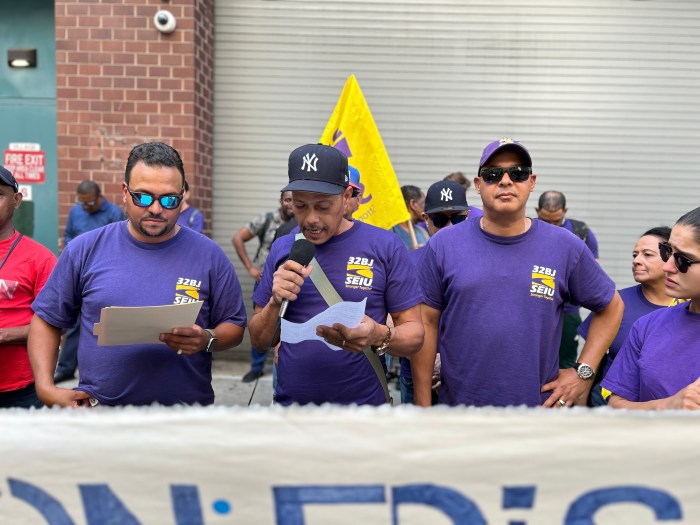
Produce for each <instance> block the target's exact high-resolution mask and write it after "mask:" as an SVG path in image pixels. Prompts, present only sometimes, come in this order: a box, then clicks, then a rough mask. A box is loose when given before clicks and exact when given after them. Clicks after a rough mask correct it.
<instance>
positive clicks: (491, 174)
mask: <svg viewBox="0 0 700 525" xmlns="http://www.w3.org/2000/svg"><path fill="white" fill-rule="evenodd" d="M506 173H507V174H508V176H509V177H510V180H512V181H513V182H525V181H526V180H527V179H529V178H530V175H532V168H529V167H527V166H511V167H510V168H481V169H480V170H479V176H480V177H481V178H482V179H484V182H485V183H487V184H496V183H497V182H501V180H503V175H505V174H506Z"/></svg>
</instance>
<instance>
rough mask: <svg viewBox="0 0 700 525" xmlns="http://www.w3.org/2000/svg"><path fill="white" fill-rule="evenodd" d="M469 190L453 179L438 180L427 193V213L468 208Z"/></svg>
mask: <svg viewBox="0 0 700 525" xmlns="http://www.w3.org/2000/svg"><path fill="white" fill-rule="evenodd" d="M468 209H469V204H467V192H466V190H465V189H464V186H462V185H461V184H459V183H457V182H455V181H452V180H441V181H439V182H436V183H435V184H433V185H432V186H430V188H428V192H427V193H426V194H425V213H426V214H428V215H430V214H431V213H440V212H443V211H462V210H468Z"/></svg>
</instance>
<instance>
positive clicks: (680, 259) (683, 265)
mask: <svg viewBox="0 0 700 525" xmlns="http://www.w3.org/2000/svg"><path fill="white" fill-rule="evenodd" d="M659 255H660V256H661V260H662V261H663V262H666V261H668V259H669V257H671V255H673V261H674V262H675V263H676V268H678V271H679V272H681V273H686V272H687V271H688V268H689V267H690V265H691V264H695V263H700V261H691V260H690V259H689V258H688V257H686V256H685V255H683V254H681V253H673V248H671V245H670V244H668V243H667V242H660V243H659Z"/></svg>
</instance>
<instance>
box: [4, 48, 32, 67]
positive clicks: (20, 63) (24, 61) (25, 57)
mask: <svg viewBox="0 0 700 525" xmlns="http://www.w3.org/2000/svg"><path fill="white" fill-rule="evenodd" d="M7 65H8V66H10V67H36V49H8V50H7Z"/></svg>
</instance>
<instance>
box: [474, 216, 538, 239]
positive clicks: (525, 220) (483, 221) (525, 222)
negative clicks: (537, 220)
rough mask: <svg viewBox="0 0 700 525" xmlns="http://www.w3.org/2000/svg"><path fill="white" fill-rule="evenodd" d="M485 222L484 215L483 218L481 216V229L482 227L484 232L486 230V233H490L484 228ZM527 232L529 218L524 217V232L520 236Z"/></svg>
mask: <svg viewBox="0 0 700 525" xmlns="http://www.w3.org/2000/svg"><path fill="white" fill-rule="evenodd" d="M485 222H486V220H485V219H484V216H483V215H482V216H481V219H479V227H480V228H481V229H482V230H484V231H488V230H487V229H486V228H485V227H484V223H485ZM526 231H527V217H523V231H521V232H520V233H519V234H518V235H522V234H523V233H525V232H526Z"/></svg>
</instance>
